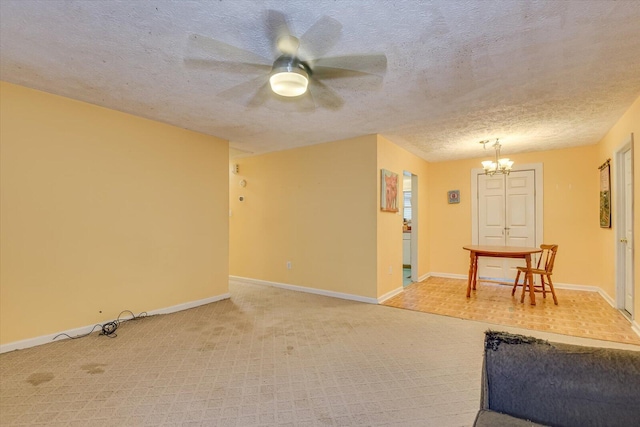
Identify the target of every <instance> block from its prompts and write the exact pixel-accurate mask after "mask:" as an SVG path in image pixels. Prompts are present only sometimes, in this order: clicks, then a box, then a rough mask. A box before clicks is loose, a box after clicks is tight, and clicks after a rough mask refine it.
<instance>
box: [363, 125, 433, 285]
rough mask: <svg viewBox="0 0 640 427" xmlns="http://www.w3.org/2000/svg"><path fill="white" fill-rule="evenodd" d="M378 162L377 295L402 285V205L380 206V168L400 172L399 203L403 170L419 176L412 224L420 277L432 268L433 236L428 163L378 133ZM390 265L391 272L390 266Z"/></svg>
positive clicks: (400, 203)
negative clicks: (392, 208)
mask: <svg viewBox="0 0 640 427" xmlns="http://www.w3.org/2000/svg"><path fill="white" fill-rule="evenodd" d="M377 139H378V156H377V157H378V162H377V170H376V173H377V175H378V177H377V181H376V182H377V192H376V194H377V204H376V206H377V213H378V225H377V236H378V243H377V247H378V249H377V252H378V254H377V281H378V286H377V288H378V289H377V296H378V297H380V296H383V295H385V294H387V293H388V292H391V291H394V290H396V289H397V288H401V287H402V220H403V217H402V207H400V211H399V212H397V213H392V212H383V211H381V210H380V198H381V197H382V193H381V172H380V170H381V169H387V170H389V171H391V172H394V173H397V174H398V180H399V183H398V185H399V193H400V194H399V195H398V197H400V202H399V206H402V194H401V193H402V174H403V172H404V171H407V172H411V173H412V174H414V175H417V177H418V209H417V211H418V217H417V218H415V219H413V220H412V226H415V224H416V223H417V224H418V225H417V227H418V239H417V240H418V277H420V276H422V275H424V274H427V273H428V272H429V252H430V242H432V240H431V239H430V236H429V234H428V229H429V219H430V213H429V210H430V207H429V204H428V195H429V192H428V190H429V186H428V170H429V165H428V164H427V162H425V161H424V160H422V159H421V158H419V157H417V156H415V155H413V154H411V153H409V152H408V151H406V150H404V149H403V148H400V147H399V146H397V145H395V144H393V143H392V142H391V141H389V140H388V139H386V138H385V137H383V136H380V135H378V138H377ZM390 267H391V273H390V272H389V268H390Z"/></svg>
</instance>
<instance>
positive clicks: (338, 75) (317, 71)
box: [312, 67, 383, 80]
mask: <svg viewBox="0 0 640 427" xmlns="http://www.w3.org/2000/svg"><path fill="white" fill-rule="evenodd" d="M312 74H313V77H315V78H317V79H323V80H331V79H344V78H351V77H369V78H372V77H375V78H377V79H380V80H382V78H383V77H382V76H380V75H378V74H371V73H367V72H365V71H355V70H347V69H344V68H334V67H315V68H314V69H313V71H312Z"/></svg>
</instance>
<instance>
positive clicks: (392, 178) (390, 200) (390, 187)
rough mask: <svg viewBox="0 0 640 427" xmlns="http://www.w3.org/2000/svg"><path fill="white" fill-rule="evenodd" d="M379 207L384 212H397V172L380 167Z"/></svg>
mask: <svg viewBox="0 0 640 427" xmlns="http://www.w3.org/2000/svg"><path fill="white" fill-rule="evenodd" d="M380 172H381V174H380V175H382V179H381V181H380V188H381V190H382V192H381V194H380V209H381V210H383V211H384V212H398V174H397V173H393V172H391V171H388V170H386V169H380Z"/></svg>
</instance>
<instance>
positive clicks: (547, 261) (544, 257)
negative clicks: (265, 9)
mask: <svg viewBox="0 0 640 427" xmlns="http://www.w3.org/2000/svg"><path fill="white" fill-rule="evenodd" d="M540 249H542V253H541V254H540V258H538V265H537V266H536V268H532V269H531V274H532V277H533V275H535V274H539V275H540V284H539V285H535V286H534V292H542V297H543V298H546V297H547V290H546V286H547V285H548V286H549V291H550V292H551V295H553V302H554V304H555V305H558V298H557V297H556V291H555V289H554V288H553V282H552V281H551V274H553V263H554V262H555V260H556V253H557V252H558V245H540ZM520 273H524V281H523V284H522V285H520V284H519V283H518V280H519V279H520ZM527 273H528V271H527V267H518V274H517V275H516V281H515V282H514V283H513V289H512V290H511V295H515V293H516V288H517V287H518V286H522V297H521V298H520V302H524V296H525V294H526V292H527V278H528V277H529V275H528V274H527ZM545 279H546V281H545Z"/></svg>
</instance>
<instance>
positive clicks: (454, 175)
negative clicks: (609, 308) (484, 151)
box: [429, 145, 603, 286]
mask: <svg viewBox="0 0 640 427" xmlns="http://www.w3.org/2000/svg"><path fill="white" fill-rule="evenodd" d="M505 148H508V147H505ZM504 151H507V150H504ZM509 158H511V159H512V160H514V161H515V163H516V166H517V165H518V164H528V163H542V164H543V175H544V201H543V205H544V213H543V216H544V235H543V240H544V242H547V243H556V244H558V245H559V251H558V259H557V262H556V266H555V270H554V278H555V281H557V282H558V283H567V284H577V285H590V286H600V285H601V280H600V270H601V269H602V268H603V265H602V264H601V263H600V262H598V261H597V260H596V262H594V259H593V258H594V257H593V254H594V253H595V252H597V251H598V246H597V245H598V244H597V240H596V237H597V233H598V232H599V222H598V221H599V217H598V203H599V198H598V182H599V181H598V173H597V172H598V170H597V166H598V165H599V163H598V159H597V155H596V147H595V146H594V145H592V146H585V147H578V148H570V149H564V150H552V151H541V152H536V153H526V154H517V155H509ZM481 160H484V159H472V160H460V161H454V162H441V163H432V164H430V168H429V175H430V177H429V182H430V188H429V209H430V215H431V218H430V219H431V222H430V228H429V239H430V241H431V244H432V246H433V248H434V250H433V251H432V256H431V271H432V272H434V273H449V274H467V272H468V269H469V258H468V253H467V252H466V251H464V250H463V249H462V246H463V245H465V244H469V243H471V220H472V218H471V200H470V197H471V169H473V168H478V167H479V166H480V161H481ZM457 189H459V190H460V203H459V204H457V205H449V204H448V203H447V191H448V190H457ZM435 248H437V250H435ZM587 260H589V261H587Z"/></svg>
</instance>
